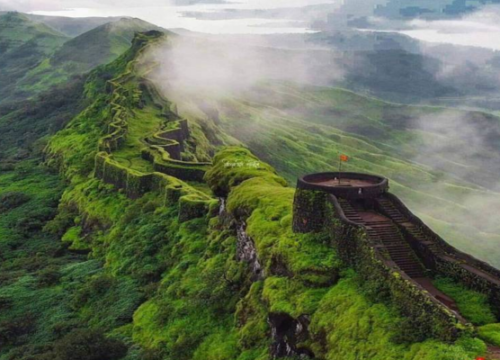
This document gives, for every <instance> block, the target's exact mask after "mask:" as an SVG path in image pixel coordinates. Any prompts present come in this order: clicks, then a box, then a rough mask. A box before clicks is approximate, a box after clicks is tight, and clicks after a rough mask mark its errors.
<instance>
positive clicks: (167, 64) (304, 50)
mask: <svg viewBox="0 0 500 360" xmlns="http://www.w3.org/2000/svg"><path fill="white" fill-rule="evenodd" d="M279 39H280V47H279V48H277V47H274V45H273V40H272V38H271V37H266V36H262V37H259V36H253V37H252V36H246V37H245V36H243V37H225V38H223V39H218V40H216V39H211V38H207V37H197V36H191V37H190V36H180V37H176V38H174V39H172V40H171V41H169V42H168V43H167V44H166V45H165V46H164V47H162V48H161V49H159V50H156V51H155V52H154V53H152V55H151V56H152V57H153V59H154V61H155V62H157V63H159V64H160V66H159V67H158V68H157V70H156V71H155V73H154V75H153V76H154V77H155V78H156V79H159V81H158V82H159V84H160V85H161V86H162V88H163V89H164V91H166V92H167V95H175V94H179V93H182V94H186V95H193V96H199V95H200V94H204V95H208V96H235V95H241V94H242V93H244V92H247V91H250V90H251V89H252V88H253V87H255V86H257V85H259V84H262V83H264V82H267V81H285V82H294V83H298V84H307V85H328V84H330V83H331V82H333V81H338V80H341V79H342V77H343V75H344V73H343V71H342V70H341V69H340V68H339V67H337V66H336V63H335V56H336V53H335V52H334V51H332V50H329V49H326V48H321V47H319V46H314V45H310V44H306V43H305V42H303V41H300V40H299V41H297V39H294V38H293V37H292V38H290V39H287V38H285V37H280V38H279ZM320 66H323V67H325V66H327V67H328V69H324V71H318V70H319V67H320Z"/></svg>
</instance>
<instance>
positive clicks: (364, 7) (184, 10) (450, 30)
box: [0, 0, 500, 50]
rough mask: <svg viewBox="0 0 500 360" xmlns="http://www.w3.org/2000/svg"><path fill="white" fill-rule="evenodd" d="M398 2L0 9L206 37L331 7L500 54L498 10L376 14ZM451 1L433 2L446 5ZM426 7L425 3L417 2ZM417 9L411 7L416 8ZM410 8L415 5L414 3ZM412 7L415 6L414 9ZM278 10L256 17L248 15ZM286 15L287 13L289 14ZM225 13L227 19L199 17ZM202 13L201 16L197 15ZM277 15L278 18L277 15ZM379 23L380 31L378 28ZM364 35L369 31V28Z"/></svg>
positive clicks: (278, 25) (167, 2)
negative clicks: (102, 19)
mask: <svg viewBox="0 0 500 360" xmlns="http://www.w3.org/2000/svg"><path fill="white" fill-rule="evenodd" d="M412 1H413V0H406V2H401V1H394V0H142V1H137V0H0V9H2V10H18V11H23V12H31V13H35V14H45V15H60V16H75V17H83V16H132V17H139V18H141V19H143V20H146V21H149V22H152V23H154V24H156V25H159V26H162V27H165V28H185V29H188V30H192V31H198V32H206V33H254V34H255V33H303V32H311V31H312V29H311V24H312V20H313V19H311V18H310V17H307V15H306V14H308V12H307V11H304V12H303V13H301V12H300V11H298V12H297V11H295V12H293V11H292V12H290V11H289V10H290V9H293V8H295V9H300V8H301V7H302V8H304V9H306V7H309V8H310V7H311V6H312V5H318V4H322V5H328V6H329V7H328V8H325V9H328V10H327V11H326V10H325V11H324V13H323V14H321V13H320V14H318V16H319V15H321V16H322V19H320V20H322V21H324V20H325V19H326V16H327V15H328V14H327V12H329V13H335V12H337V13H339V14H342V16H344V17H346V18H347V17H353V16H366V17H368V18H369V19H370V20H371V22H372V24H375V25H376V26H375V27H374V28H373V29H372V30H380V29H383V31H398V32H402V33H404V34H406V35H409V36H411V37H413V38H416V39H419V40H423V41H428V42H435V43H451V44H456V45H468V46H479V47H485V48H490V49H495V50H500V5H486V6H482V7H480V8H478V9H477V10H476V11H475V12H472V13H468V14H463V15H458V16H456V17H454V18H450V17H447V18H446V17H445V18H442V19H434V20H424V19H413V20H412V19H404V20H403V21H401V19H399V20H395V19H387V18H384V17H380V15H379V14H375V9H376V8H377V7H385V8H386V9H387V8H389V12H388V13H390V11H392V12H393V13H394V8H395V9H396V13H397V11H398V10H397V7H398V6H400V7H401V6H403V5H402V4H407V5H408V4H410V3H411V2H412ZM450 1H451V0H435V1H434V2H433V4H434V5H429V6H431V7H432V6H434V7H436V5H435V4H438V3H439V4H441V3H442V4H443V5H440V6H445V5H446V4H447V3H450ZM419 3H420V4H423V3H422V2H419ZM412 4H413V3H412ZM410 5H411V4H410ZM412 6H413V5H412ZM266 9H267V10H269V9H274V10H282V11H283V13H282V14H280V13H279V12H276V11H274V12H273V16H263V15H262V14H264V12H255V13H253V14H252V12H251V11H249V10H266ZM287 10H288V11H287ZM203 13H205V14H207V13H211V14H214V13H219V14H220V13H222V14H224V16H222V17H221V16H217V17H213V16H211V17H208V16H204V17H202V16H200V14H203ZM197 14H198V15H197ZM242 14H243V15H242ZM276 14H278V15H276ZM377 24H378V26H377ZM365 30H366V29H365Z"/></svg>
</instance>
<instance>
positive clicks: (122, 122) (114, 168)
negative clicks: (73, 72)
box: [95, 34, 211, 197]
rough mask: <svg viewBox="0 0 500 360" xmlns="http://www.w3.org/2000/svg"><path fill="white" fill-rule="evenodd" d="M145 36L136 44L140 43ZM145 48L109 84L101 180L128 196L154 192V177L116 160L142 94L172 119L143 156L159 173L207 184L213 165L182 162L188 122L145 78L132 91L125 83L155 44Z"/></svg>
mask: <svg viewBox="0 0 500 360" xmlns="http://www.w3.org/2000/svg"><path fill="white" fill-rule="evenodd" d="M141 36H142V35H141V34H138V35H137V36H136V39H135V40H134V41H140V39H141ZM141 44H142V46H143V47H142V48H141V49H139V50H138V54H139V55H136V56H135V58H134V60H132V61H130V62H129V63H128V64H127V69H126V71H125V72H124V73H123V74H122V75H120V76H119V77H117V78H115V79H112V80H110V81H108V89H109V91H110V92H111V102H110V117H111V120H110V124H109V126H108V135H106V136H104V137H103V138H101V139H100V141H99V151H100V153H98V154H97V156H96V171H95V174H96V176H97V177H98V178H100V179H101V180H103V181H105V182H107V183H111V184H113V185H115V186H116V187H118V188H120V189H124V190H125V192H126V193H127V195H128V196H130V197H137V196H140V195H142V194H144V193H145V192H146V191H148V190H149V189H150V186H149V185H148V183H149V181H150V180H149V179H151V177H152V176H153V174H142V173H140V172H137V171H134V170H131V169H128V168H126V167H124V166H121V165H120V164H118V163H117V162H116V161H113V160H112V153H113V152H114V151H116V150H118V149H119V148H120V147H121V146H122V145H123V144H124V143H125V141H126V137H127V134H128V120H129V119H130V117H131V116H133V113H132V112H131V110H130V108H131V107H134V106H138V107H140V106H139V105H140V103H141V99H142V93H143V92H145V91H146V92H148V94H149V95H150V96H151V98H152V99H153V101H154V103H155V105H156V106H158V107H159V108H161V109H162V113H163V114H164V116H165V118H166V119H167V120H168V121H167V122H166V124H165V128H164V129H162V130H161V131H159V132H157V133H155V134H153V136H151V137H150V138H147V139H145V140H144V144H145V145H146V148H145V149H143V150H142V153H141V156H142V157H143V158H144V159H146V160H148V161H151V162H152V163H153V169H154V171H155V172H159V173H163V174H166V175H170V176H174V177H177V178H179V179H181V180H186V181H199V182H201V181H203V177H204V175H205V172H206V170H207V169H208V167H209V166H210V165H211V163H198V162H186V161H182V160H181V157H182V152H183V151H184V142H185V141H186V140H187V139H188V138H189V135H190V134H189V127H188V124H187V120H185V119H181V118H180V117H179V116H178V115H177V114H176V113H175V111H174V109H173V108H174V107H175V106H174V105H173V104H171V103H170V102H169V101H168V100H167V99H165V98H163V97H162V95H161V94H160V93H159V92H158V91H157V90H156V88H155V87H154V85H153V84H152V82H151V81H150V80H148V79H143V80H142V82H140V83H139V84H140V86H138V87H137V88H134V89H133V90H131V89H130V88H129V87H124V86H122V84H124V83H126V82H128V81H131V80H135V78H136V77H137V75H136V74H135V72H134V68H135V66H136V63H137V61H138V60H137V59H139V58H140V53H142V52H144V51H145V50H146V49H147V48H148V47H149V46H150V45H151V44H150V43H148V42H144V41H143V42H142V43H141Z"/></svg>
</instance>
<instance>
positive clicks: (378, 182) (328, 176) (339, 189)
mask: <svg viewBox="0 0 500 360" xmlns="http://www.w3.org/2000/svg"><path fill="white" fill-rule="evenodd" d="M342 178H344V179H350V180H362V181H366V182H367V183H370V184H369V185H363V187H362V188H361V187H356V186H354V187H349V186H340V185H339V186H328V185H324V184H322V182H324V181H328V180H330V181H331V180H333V179H336V180H338V181H339V184H341V182H342ZM336 180H335V181H336ZM297 188H298V189H305V190H319V191H323V192H325V193H328V194H333V195H335V196H338V197H342V198H344V199H366V198H374V197H377V196H379V195H382V194H383V193H385V192H386V191H387V190H388V189H389V181H388V180H387V179H386V178H383V177H380V176H376V175H369V174H360V173H350V172H349V173H348V172H346V173H344V172H343V173H339V172H325V173H317V174H311V175H306V176H303V177H301V178H299V179H298V181H297Z"/></svg>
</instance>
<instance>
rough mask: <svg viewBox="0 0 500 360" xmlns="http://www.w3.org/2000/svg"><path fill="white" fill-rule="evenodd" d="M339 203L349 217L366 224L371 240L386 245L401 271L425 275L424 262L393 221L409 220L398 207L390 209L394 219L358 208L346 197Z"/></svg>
mask: <svg viewBox="0 0 500 360" xmlns="http://www.w3.org/2000/svg"><path fill="white" fill-rule="evenodd" d="M383 200H386V199H383ZM387 201H388V200H387ZM339 203H340V206H341V207H342V210H343V211H344V215H345V216H346V217H347V219H349V220H350V221H353V222H355V223H358V224H360V225H364V226H365V227H366V229H367V233H368V236H369V237H370V240H371V241H372V242H373V243H374V244H381V245H384V247H385V248H386V249H387V251H388V252H389V255H390V257H391V260H392V261H394V263H395V264H396V265H397V266H398V267H399V268H400V269H401V271H403V272H404V273H406V274H407V275H408V276H409V277H411V278H423V277H425V270H424V268H423V266H422V264H421V263H420V261H419V260H418V259H417V257H416V256H415V254H414V252H413V250H412V249H411V247H410V245H409V244H408V242H407V241H406V240H405V239H404V237H403V235H402V234H401V232H400V231H399V229H398V228H397V226H396V224H394V222H393V220H394V221H398V222H399V221H401V222H405V221H408V219H406V218H405V217H404V216H403V215H401V213H399V211H397V209H395V208H394V209H390V211H391V216H394V219H392V218H391V219H389V218H387V217H385V216H382V215H380V214H376V213H372V212H366V211H365V210H364V209H356V208H355V207H354V206H352V205H351V203H350V202H349V201H347V200H344V199H339ZM389 204H390V205H392V203H390V202H389V201H388V204H385V205H386V206H388V205H389Z"/></svg>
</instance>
